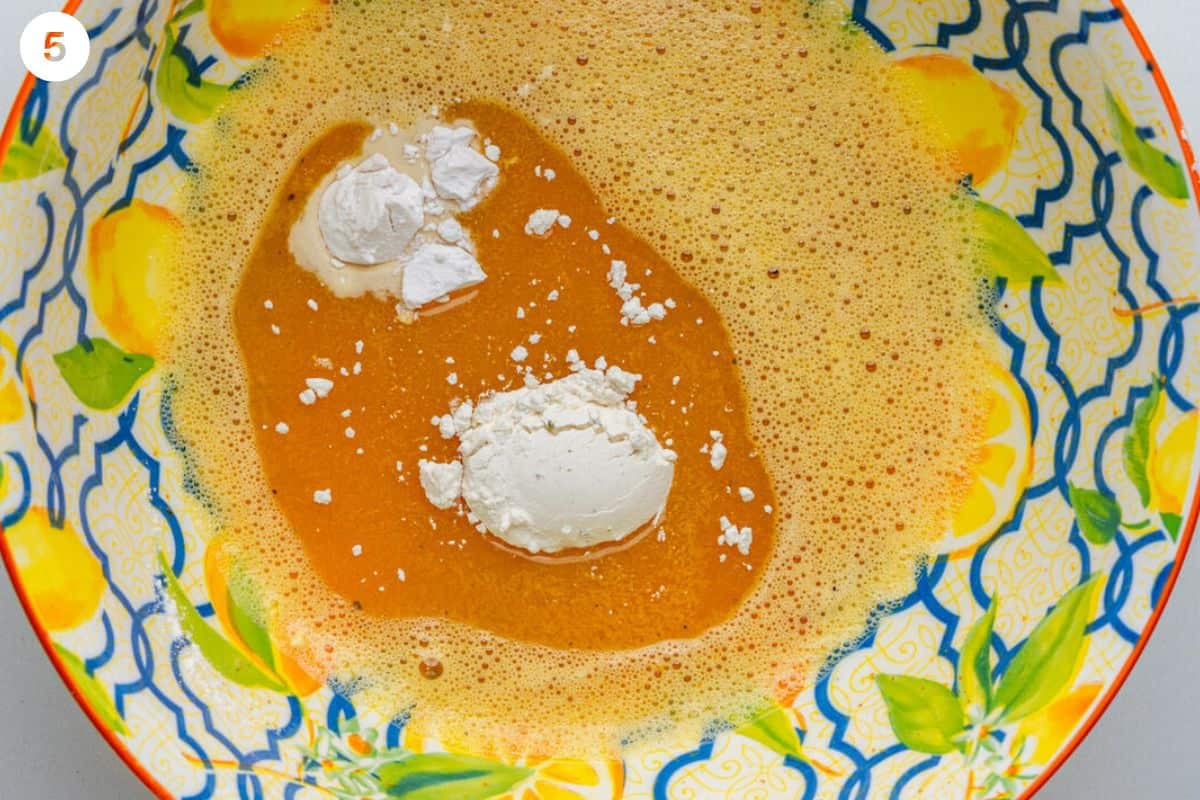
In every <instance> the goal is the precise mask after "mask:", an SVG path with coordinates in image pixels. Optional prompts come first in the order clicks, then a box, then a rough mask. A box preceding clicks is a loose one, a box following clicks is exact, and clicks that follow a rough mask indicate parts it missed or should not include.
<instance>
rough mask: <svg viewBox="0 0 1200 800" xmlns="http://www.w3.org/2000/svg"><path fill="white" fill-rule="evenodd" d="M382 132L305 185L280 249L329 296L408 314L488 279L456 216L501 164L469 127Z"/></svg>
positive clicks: (429, 124)
mask: <svg viewBox="0 0 1200 800" xmlns="http://www.w3.org/2000/svg"><path fill="white" fill-rule="evenodd" d="M383 131H384V129H383V128H377V129H376V131H375V133H373V134H372V135H371V136H370V137H369V138H368V140H367V142H366V143H365V144H364V146H363V155H362V157H361V158H360V159H358V160H357V162H351V163H348V164H343V165H342V166H340V167H339V168H338V169H337V170H336V171H335V172H334V173H332V174H331V175H329V176H327V177H326V178H325V180H324V181H323V182H322V184H321V185H320V186H318V187H317V188H316V189H315V190H314V191H313V194H312V197H310V198H309V201H308V203H307V204H306V206H305V208H304V211H303V213H302V214H301V215H300V218H299V219H298V220H297V222H296V224H295V225H293V226H292V230H291V232H290V234H289V236H288V247H289V249H290V250H291V251H292V254H293V255H294V256H295V258H296V262H297V263H298V264H299V265H300V266H301V267H303V268H304V269H306V270H308V271H310V272H313V273H315V274H316V276H317V277H318V278H319V279H320V280H321V282H322V283H324V284H325V286H326V287H327V288H328V289H329V290H330V291H331V292H332V293H333V294H334V295H336V296H338V297H358V296H361V295H363V294H366V293H368V292H369V293H372V294H375V295H378V296H381V297H386V296H388V295H391V296H394V297H398V298H400V300H401V301H402V302H403V308H404V309H408V310H409V311H411V310H415V309H418V308H421V307H422V306H425V305H427V304H429V303H432V302H435V301H439V300H442V299H443V298H446V297H447V296H448V295H450V294H452V293H453V292H456V291H459V290H461V289H466V288H469V287H471V286H474V285H475V284H478V283H480V282H481V281H483V280H484V279H486V277H487V275H486V274H485V273H484V271H483V269H482V267H481V266H480V265H479V262H478V261H477V260H476V258H475V255H474V253H475V248H474V245H473V243H472V242H471V238H470V236H469V235H468V234H467V232H466V231H465V230H464V229H463V226H462V223H461V222H459V220H458V218H457V214H458V213H460V212H462V211H467V210H469V209H471V208H474V207H475V206H476V205H478V204H479V203H480V202H481V201H482V200H483V199H484V197H486V196H487V194H488V192H490V191H491V189H492V188H493V187H494V186H495V185H496V182H497V180H498V179H499V175H500V168H499V167H498V166H496V164H495V163H493V161H492V160H490V159H489V158H487V157H486V156H484V155H483V153H482V152H481V150H480V149H479V148H480V145H479V143H478V138H479V137H478V134H477V133H476V132H475V129H474V128H473V127H471V126H470V125H466V124H458V125H444V124H441V123H439V122H437V121H436V120H426V121H423V122H419V123H417V124H416V125H414V126H413V128H411V129H410V130H408V131H401V130H400V128H399V127H398V126H395V125H389V126H387V131H388V135H385V134H384V133H383ZM493 147H495V145H493ZM497 149H498V148H497ZM406 313H407V312H406Z"/></svg>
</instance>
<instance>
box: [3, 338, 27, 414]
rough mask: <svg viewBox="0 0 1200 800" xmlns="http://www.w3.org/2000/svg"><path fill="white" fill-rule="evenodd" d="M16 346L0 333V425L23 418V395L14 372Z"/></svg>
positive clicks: (10, 339)
mask: <svg viewBox="0 0 1200 800" xmlns="http://www.w3.org/2000/svg"><path fill="white" fill-rule="evenodd" d="M16 361H17V345H16V343H15V342H13V340H12V338H11V337H10V336H9V335H8V334H7V333H4V332H2V331H0V425H7V424H8V423H10V422H16V421H17V420H19V419H20V418H21V417H23V416H25V400H24V393H23V391H22V389H21V385H20V380H19V377H18V375H17V371H16Z"/></svg>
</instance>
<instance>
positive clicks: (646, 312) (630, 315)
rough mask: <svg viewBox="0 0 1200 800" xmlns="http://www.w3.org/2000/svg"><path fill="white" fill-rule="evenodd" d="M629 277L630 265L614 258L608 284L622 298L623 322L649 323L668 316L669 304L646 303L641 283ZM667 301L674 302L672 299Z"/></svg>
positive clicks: (634, 323) (628, 323) (609, 268)
mask: <svg viewBox="0 0 1200 800" xmlns="http://www.w3.org/2000/svg"><path fill="white" fill-rule="evenodd" d="M647 274H648V273H647ZM628 277H629V265H628V264H626V263H625V262H624V261H622V260H620V259H613V260H612V262H610V264H609V267H608V285H609V286H611V287H612V288H613V291H615V292H616V293H617V297H619V298H620V299H621V324H622V325H634V326H638V325H647V324H649V323H650V322H652V321H654V320H660V319H664V318H665V317H666V316H667V307H668V306H667V304H666V303H650V304H649V305H648V306H647V305H644V295H641V294H638V290H639V289H641V288H642V287H641V284H638V283H630V282H629V281H628ZM667 302H670V303H671V304H672V305H673V304H674V303H673V301H670V300H668V301H667Z"/></svg>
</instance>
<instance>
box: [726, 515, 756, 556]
mask: <svg viewBox="0 0 1200 800" xmlns="http://www.w3.org/2000/svg"><path fill="white" fill-rule="evenodd" d="M720 525H721V535H720V536H718V537H717V544H721V545H725V546H727V547H736V548H737V551H738V552H739V553H741V554H742V555H744V556H748V555H750V545H751V544H753V543H754V531H752V530H751V529H750V528H739V527H738V526H737V525H734V524H733V523H732V522H730V521H729V517H721V519H720Z"/></svg>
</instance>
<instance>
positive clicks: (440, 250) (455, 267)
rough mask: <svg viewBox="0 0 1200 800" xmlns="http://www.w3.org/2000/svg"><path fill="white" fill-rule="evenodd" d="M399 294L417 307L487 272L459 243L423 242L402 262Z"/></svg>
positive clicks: (465, 285) (484, 276)
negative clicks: (402, 269) (455, 245)
mask: <svg viewBox="0 0 1200 800" xmlns="http://www.w3.org/2000/svg"><path fill="white" fill-rule="evenodd" d="M402 277H403V283H402V289H401V297H402V299H403V300H404V304H405V305H406V306H408V307H409V308H420V307H421V306H423V305H425V304H426V303H428V302H431V301H433V300H436V299H437V298H439V297H441V296H443V295H446V294H449V293H450V292H453V291H456V290H458V289H462V288H465V287H468V286H474V285H475V284H477V283H480V282H482V281H483V280H484V279H485V278H487V275H486V274H485V273H484V271H483V269H481V268H480V266H479V262H478V261H476V260H475V257H474V256H473V255H471V254H470V253H468V252H467V251H466V250H463V249H462V248H461V247H452V246H450V245H445V244H427V245H423V246H422V247H421V248H420V249H418V250H417V251H416V252H415V253H413V254H412V256H411V257H410V258H409V260H408V263H407V264H405V266H404V273H403V276H402Z"/></svg>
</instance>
